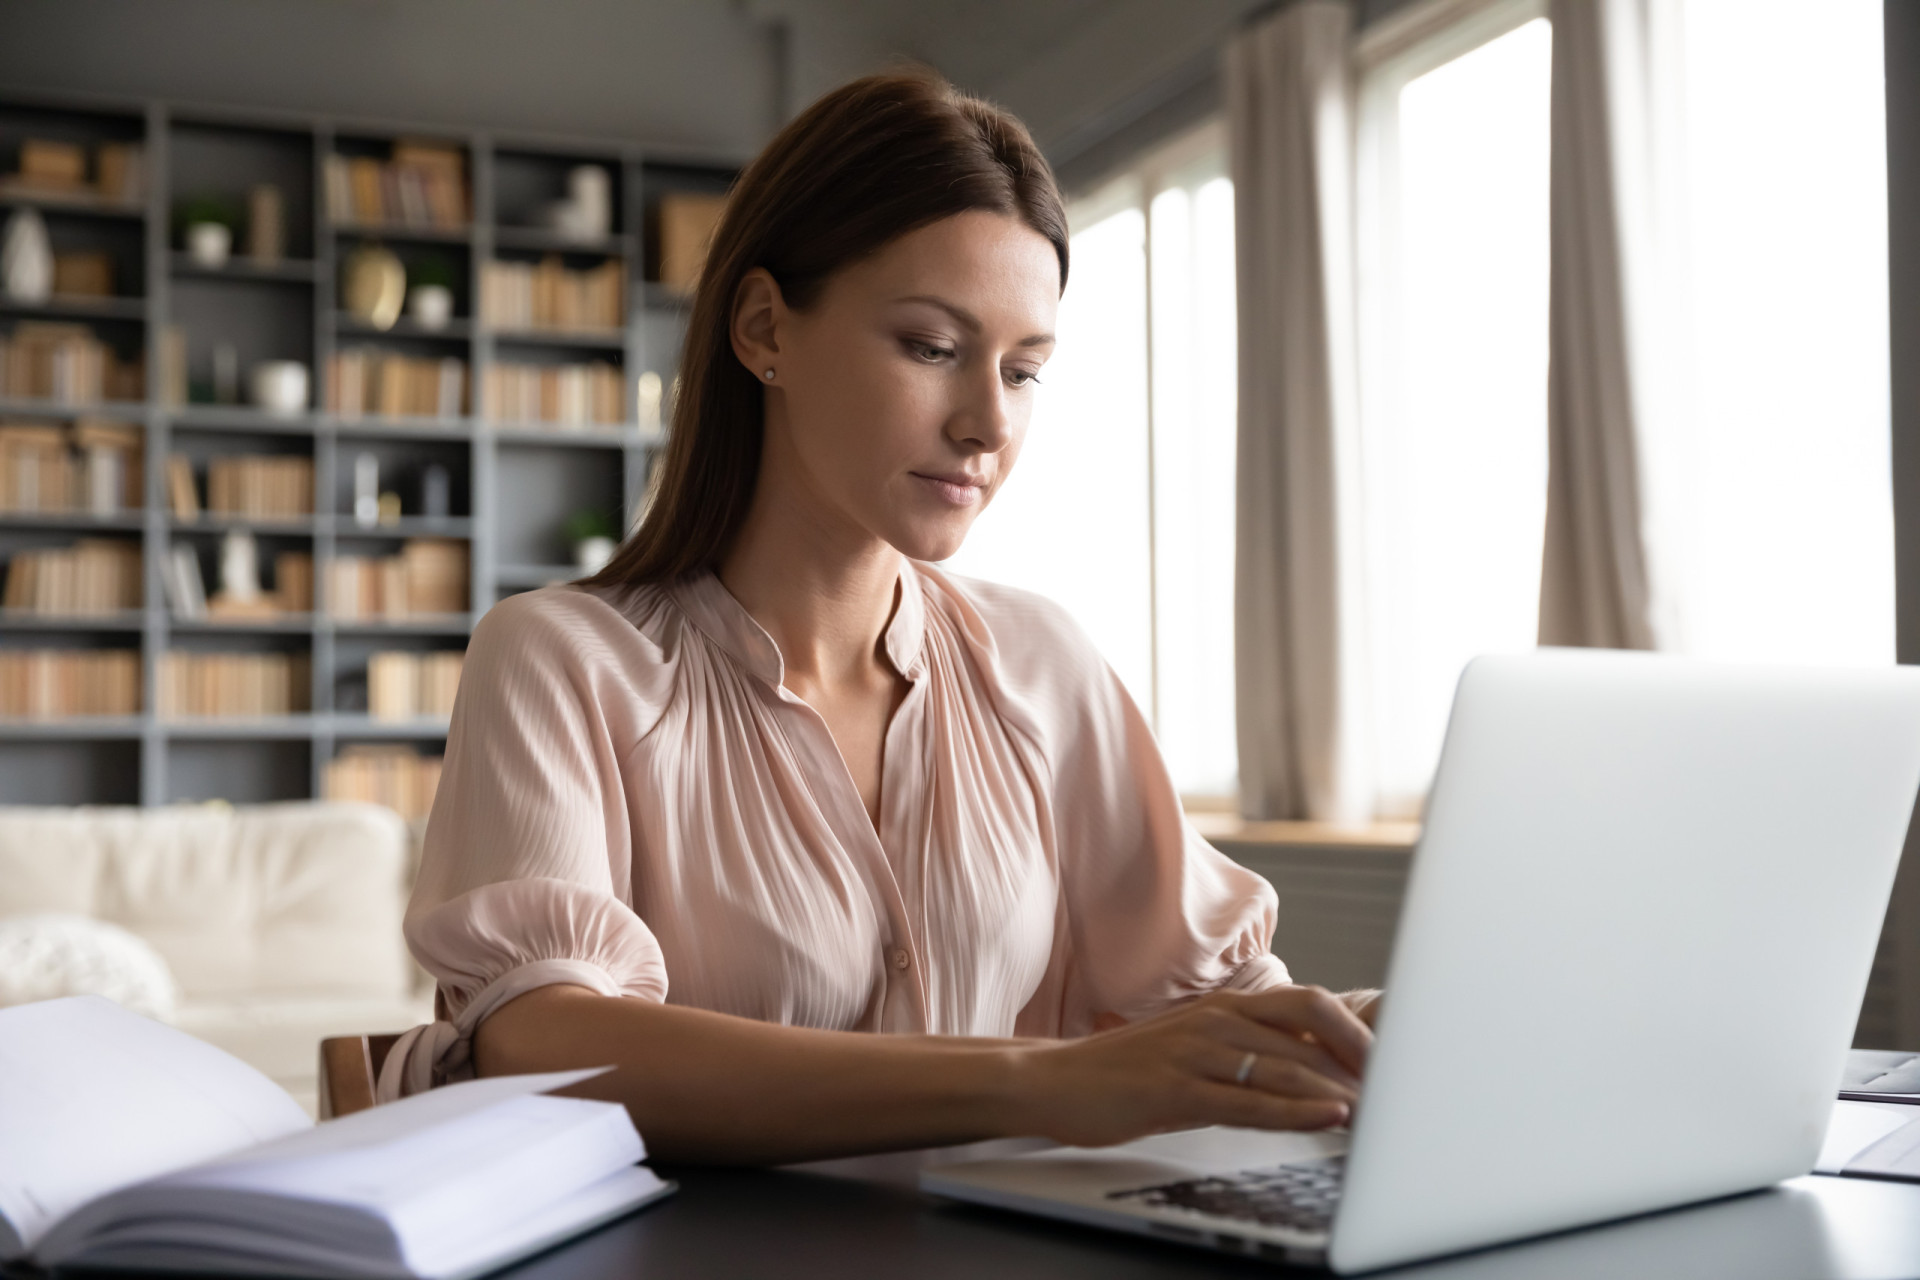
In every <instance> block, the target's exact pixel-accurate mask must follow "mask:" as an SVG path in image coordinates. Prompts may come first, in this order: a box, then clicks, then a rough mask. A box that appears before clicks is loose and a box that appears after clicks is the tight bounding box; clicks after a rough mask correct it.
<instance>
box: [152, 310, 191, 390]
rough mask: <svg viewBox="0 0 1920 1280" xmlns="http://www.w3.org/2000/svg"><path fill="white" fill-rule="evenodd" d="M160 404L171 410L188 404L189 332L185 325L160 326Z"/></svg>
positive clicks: (158, 375) (158, 374)
mask: <svg viewBox="0 0 1920 1280" xmlns="http://www.w3.org/2000/svg"><path fill="white" fill-rule="evenodd" d="M156 376H157V377H158V378H159V380H160V386H159V391H160V403H161V404H164V405H166V406H167V407H168V408H169V409H179V408H183V407H185V405H186V403H187V383H188V378H187V330H186V326H185V325H180V324H163V325H161V326H160V369H159V372H158V373H157V374H156Z"/></svg>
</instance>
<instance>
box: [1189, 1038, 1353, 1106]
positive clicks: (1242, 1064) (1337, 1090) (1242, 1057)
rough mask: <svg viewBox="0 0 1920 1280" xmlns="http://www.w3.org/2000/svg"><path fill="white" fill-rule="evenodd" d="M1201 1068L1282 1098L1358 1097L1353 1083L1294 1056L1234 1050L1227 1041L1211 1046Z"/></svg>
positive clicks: (1211, 1076)
mask: <svg viewBox="0 0 1920 1280" xmlns="http://www.w3.org/2000/svg"><path fill="white" fill-rule="evenodd" d="M1201 1071H1202V1074H1204V1075H1205V1076H1207V1077H1208V1078H1209V1079H1211V1080H1214V1081H1217V1082H1218V1083H1221V1084H1233V1085H1239V1086H1241V1087H1242V1088H1247V1089H1258V1090H1260V1091H1261V1092H1263V1093H1270V1094H1274V1095H1276V1096H1278V1097H1283V1098H1325V1099H1329V1100H1331V1101H1334V1102H1354V1101H1357V1100H1358V1098H1359V1093H1358V1091H1357V1090H1355V1089H1354V1088H1353V1087H1351V1086H1349V1085H1347V1084H1343V1083H1342V1082H1340V1081H1338V1080H1335V1079H1332V1078H1330V1077H1328V1076H1326V1075H1324V1074H1323V1073H1321V1072H1319V1071H1316V1070H1314V1069H1313V1068H1312V1067H1310V1066H1307V1065H1306V1064H1305V1063H1303V1062H1300V1061H1298V1060H1297V1059H1294V1058H1291V1057H1284V1056H1280V1055H1277V1054H1260V1053H1254V1052H1252V1051H1251V1050H1246V1051H1236V1050H1234V1049H1231V1048H1228V1047H1227V1046H1226V1045H1215V1046H1212V1048H1211V1051H1210V1052H1209V1054H1208V1058H1207V1062H1206V1065H1205V1066H1204V1067H1203V1068H1201ZM1243 1077H1244V1078H1243Z"/></svg>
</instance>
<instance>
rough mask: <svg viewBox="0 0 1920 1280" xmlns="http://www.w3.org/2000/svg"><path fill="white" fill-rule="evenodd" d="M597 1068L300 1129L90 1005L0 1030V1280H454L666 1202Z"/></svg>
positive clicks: (37, 1014)
mask: <svg viewBox="0 0 1920 1280" xmlns="http://www.w3.org/2000/svg"><path fill="white" fill-rule="evenodd" d="M606 1069H607V1068H604V1067H600V1068H589V1069H587V1070H584V1071H566V1072H555V1073H552V1074H549V1075H527V1076H493V1077H489V1078H486V1079H482V1080H470V1081H466V1082H464V1083H460V1084H451V1085H446V1086H443V1087H441V1088H438V1089H432V1090H429V1091H427V1092H425V1093H421V1094H416V1095H415V1096H413V1097H411V1098H403V1099H401V1100H400V1101H398V1102H390V1103H387V1104H386V1105H384V1106H378V1107H370V1108H368V1109H366V1110H363V1111H357V1112H354V1113H353V1114H351V1115H347V1116H343V1117H340V1118H339V1119H335V1120H323V1121H321V1122H320V1123H318V1124H315V1123H314V1122H313V1121H312V1120H310V1119H309V1118H308V1117H307V1113H306V1112H305V1111H304V1110H303V1109H302V1108H301V1106H300V1105H299V1104H298V1103H297V1102H295V1101H294V1100H293V1098H292V1097H291V1096H290V1095H289V1094H287V1093H286V1091H285V1090H283V1089H281V1088H280V1086H278V1085H276V1084H275V1083H274V1082H273V1081H272V1080H270V1079H268V1078H267V1077H266V1076H264V1075H262V1074H261V1073H260V1072H259V1071H257V1070H255V1069H254V1068H253V1067H251V1066H248V1065H247V1064H246V1063H244V1062H242V1061H241V1060H240V1059H238V1058H236V1057H234V1056H232V1055H231V1054H229V1053H226V1052H224V1051H222V1050H220V1049H217V1048H215V1047H214V1046H212V1045H210V1044H208V1043H206V1042H205V1041H203V1040H198V1039H195V1038H194V1037H193V1036H190V1035H188V1034H187V1033H185V1032H184V1031H179V1030H176V1029H174V1028H172V1027H169V1026H165V1025H163V1024H162V1023H159V1022H154V1021H151V1020H149V1019H147V1018H143V1017H141V1016H139V1015H138V1014H135V1013H130V1012H128V1011H127V1010H125V1009H122V1008H121V1007H120V1006H119V1005H116V1004H114V1003H113V1002H112V1001H110V1000H107V999H105V998H104V997H101V996H71V997H68V998H66V999H60V1000H44V1001H41V1002H39V1003H36V1004H25V1005H18V1006H15V1007H14V1008H11V1009H5V1010H0V1150H4V1151H6V1153H7V1155H8V1159H7V1160H6V1161H5V1162H4V1164H0V1264H6V1265H8V1266H9V1267H11V1266H12V1265H14V1264H20V1263H32V1264H34V1265H35V1267H36V1269H39V1270H48V1271H53V1272H55V1273H56V1274H57V1273H60V1272H64V1271H66V1270H70V1269H71V1270H76V1271H84V1270H88V1269H94V1270H110V1271H121V1272H124V1271H140V1270H154V1271H164V1272H173V1273H177V1274H201V1275H205V1274H209V1273H214V1274H234V1273H240V1274H245V1275H257V1276H347V1277H360V1276H366V1277H374V1276H378V1277H383V1278H388V1280H405V1278H411V1277H421V1278H422V1280H427V1278H431V1280H464V1278H466V1277H472V1276H477V1275H481V1274H483V1273H486V1272H489V1271H495V1270H498V1269H499V1268H501V1267H504V1266H506V1265H507V1264H508V1263H510V1262H513V1261H516V1260H518V1259H520V1258H524V1257H527V1256H528V1255H530V1254H533V1253H536V1252H538V1251H539V1250H542V1249H545V1248H549V1247H551V1246H553V1245H555V1244H557V1243H559V1242H560V1241H562V1240H565V1239H567V1238H568V1237H570V1236H573V1235H577V1234H579V1233H581V1232H583V1231H586V1230H589V1229H591V1228H592V1227H595V1226H598V1225H600V1224H601V1223H604V1222H608V1221H611V1220H612V1219H614V1218H616V1217H619V1216H621V1215H623V1214H626V1213H629V1212H631V1211H633V1210H634V1209H637V1208H639V1207H640V1206H641V1205H643V1204H646V1203H648V1202H650V1201H652V1200H656V1199H658V1198H659V1197H661V1196H663V1195H666V1194H667V1193H668V1192H670V1191H671V1190H672V1189H673V1187H672V1184H671V1183H666V1182H662V1181H661V1180H660V1178H659V1177H658V1176H657V1175H655V1174H654V1173H653V1172H652V1171H651V1170H650V1169H648V1168H647V1167H646V1166H645V1165H643V1164H641V1163H639V1162H640V1161H642V1160H644V1159H645V1158H646V1146H645V1144H644V1143H642V1142H641V1140H640V1135H639V1133H638V1132H636V1131H635V1129H634V1127H633V1121H632V1119H631V1118H630V1117H629V1116H628V1114H627V1111H626V1108H625V1107H622V1106H620V1105H619V1104H618V1103H612V1102H594V1101H590V1100H588V1099H585V1098H562V1097H554V1096H552V1091H553V1090H556V1089H561V1088H565V1087H567V1086H568V1085H573V1084H578V1083H580V1082H581V1081H583V1080H588V1079H591V1078H592V1077H594V1076H596V1075H599V1074H601V1072H603V1071H605V1070H606Z"/></svg>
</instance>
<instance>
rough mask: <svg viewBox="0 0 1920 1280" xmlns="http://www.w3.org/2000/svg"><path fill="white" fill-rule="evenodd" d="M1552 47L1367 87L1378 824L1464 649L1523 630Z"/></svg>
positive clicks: (1366, 627) (1474, 56)
mask: <svg viewBox="0 0 1920 1280" xmlns="http://www.w3.org/2000/svg"><path fill="white" fill-rule="evenodd" d="M1551 57H1552V34H1551V28H1550V27H1549V26H1548V24H1547V23H1546V22H1545V21H1544V20H1543V19H1534V20H1532V21H1529V22H1526V23H1524V25H1521V26H1519V27H1518V28H1517V29H1514V30H1511V31H1508V32H1507V33H1505V34H1502V35H1499V36H1497V37H1496V38H1494V39H1493V40H1491V41H1488V42H1487V43H1484V44H1482V45H1480V46H1479V47H1478V48H1475V49H1472V50H1471V51H1469V52H1466V53H1464V54H1462V55H1461V56H1459V57H1455V58H1452V59H1451V60H1449V61H1446V62H1444V63H1443V64H1442V65H1440V66H1438V67H1432V68H1431V69H1424V70H1421V71H1420V72H1419V73H1418V74H1411V75H1410V74H1409V71H1410V70H1412V69H1413V68H1412V67H1409V66H1408V65H1407V64H1402V65H1401V66H1400V67H1399V68H1398V69H1397V71H1396V72H1389V73H1387V74H1386V75H1385V76H1383V77H1382V78H1381V79H1380V80H1379V81H1378V82H1376V83H1375V84H1374V85H1373V86H1371V88H1372V91H1373V92H1372V97H1371V100H1370V102H1369V104H1368V107H1367V110H1368V115H1367V117H1366V126H1367V128H1368V130H1369V137H1370V145H1371V149H1372V156H1371V160H1372V167H1371V169H1370V171H1369V176H1370V181H1369V183H1368V184H1367V185H1366V186H1364V187H1363V188H1362V201H1363V204H1362V215H1363V217H1366V218H1368V219H1369V222H1370V224H1371V226H1370V230H1371V235H1370V236H1369V238H1368V239H1367V240H1366V241H1365V242H1364V243H1365V249H1364V250H1363V253H1364V254H1365V256H1363V258H1362V262H1361V273H1362V274H1361V279H1362V288H1363V290H1365V294H1364V305H1365V315H1366V321H1365V328H1364V330H1363V336H1362V348H1361V355H1362V362H1363V376H1364V378H1365V383H1364V386H1363V393H1362V412H1363V422H1362V428H1361V484H1360V490H1361V495H1362V496H1361V501H1362V506H1363V515H1362V521H1363V524H1364V528H1365V539H1366V541H1365V546H1364V550H1363V551H1362V565H1363V576H1364V578H1365V581H1366V588H1367V589H1366V600H1365V608H1366V620H1365V622H1364V623H1363V624H1362V626H1363V631H1364V642H1363V643H1364V661H1365V663H1366V669H1367V670H1368V671H1369V673H1370V674H1371V680H1370V681H1369V684H1370V686H1371V688H1370V692H1371V695H1372V711H1373V719H1372V724H1371V725H1370V726H1369V727H1370V729H1371V732H1372V741H1373V745H1374V762H1373V763H1374V779H1373V781H1374V788H1375V791H1376V794H1377V795H1378V797H1379V800H1378V801H1377V808H1378V810H1379V812H1380V816H1383V817H1399V816H1407V815H1410V814H1411V813H1412V812H1414V811H1417V808H1418V805H1419V803H1420V798H1421V796H1422V795H1424V793H1425V791H1426V787H1427V782H1428V779H1429V778H1430V777H1431V775H1432V773H1433V766H1434V762H1435V760H1436V759H1437V758H1438V756H1439V751H1440V736H1441V734H1442V732H1443V731H1444V730H1445V728H1446V720H1447V711H1448V707H1449V705H1450V703H1451V701H1452V698H1453V685H1454V681H1455V680H1456V679H1457V678H1458V676H1459V674H1460V669H1461V668H1462V667H1463V666H1465V665H1466V663H1467V660H1468V659H1470V658H1472V657H1473V656H1474V655H1475V654H1477V653H1489V652H1501V651H1507V652H1511V651H1516V650H1523V649H1528V648H1531V647H1532V646H1533V643H1534V636H1535V631H1536V627H1537V623H1538V615H1539V598H1540V550H1541V537H1542V529H1543V524H1544V521H1545V518H1546V483H1547V161H1548V150H1547V123H1548V110H1547V106H1548V87H1549V73H1550V63H1551ZM1413 67H1418V64H1413Z"/></svg>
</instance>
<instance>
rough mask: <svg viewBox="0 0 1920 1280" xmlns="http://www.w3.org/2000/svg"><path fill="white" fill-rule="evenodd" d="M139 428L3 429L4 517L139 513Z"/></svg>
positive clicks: (89, 423) (0, 484)
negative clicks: (18, 514)
mask: <svg viewBox="0 0 1920 1280" xmlns="http://www.w3.org/2000/svg"><path fill="white" fill-rule="evenodd" d="M141 440H142V437H141V430H140V428H139V427H136V426H131V425H129V424H126V423H120V422H105V421H100V420H96V419H92V418H82V419H80V420H79V421H78V422H75V423H72V424H71V425H69V426H52V425H50V424H44V423H27V422H10V423H0V511H17V512H44V513H48V514H58V513H71V512H85V513H87V514H89V515H95V516H116V515H119V514H121V513H122V512H126V511H132V510H137V509H138V508H139V507H140V505H141V501H142V493H141V490H142V488H143V486H144V484H145V480H144V476H145V469H144V465H143V461H142V459H143V451H142V447H141Z"/></svg>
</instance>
